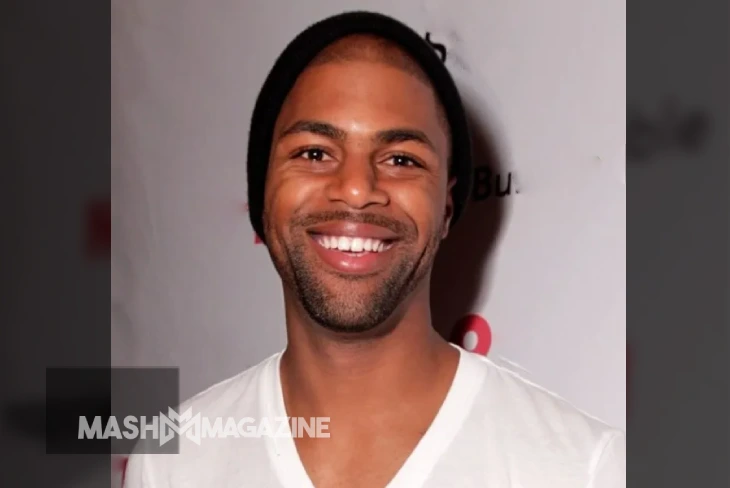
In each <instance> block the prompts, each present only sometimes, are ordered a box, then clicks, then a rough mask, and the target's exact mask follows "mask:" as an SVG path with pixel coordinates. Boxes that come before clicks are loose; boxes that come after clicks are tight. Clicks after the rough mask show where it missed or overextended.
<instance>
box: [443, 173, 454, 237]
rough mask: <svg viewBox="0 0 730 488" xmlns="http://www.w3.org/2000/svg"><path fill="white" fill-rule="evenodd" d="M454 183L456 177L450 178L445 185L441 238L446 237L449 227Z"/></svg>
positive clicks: (452, 213)
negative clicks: (444, 206)
mask: <svg viewBox="0 0 730 488" xmlns="http://www.w3.org/2000/svg"><path fill="white" fill-rule="evenodd" d="M455 184H456V178H451V179H450V180H449V184H448V185H447V187H446V208H445V211H444V229H443V232H442V235H441V239H446V236H448V235H449V227H450V226H451V219H452V218H453V216H454V196H453V193H452V190H453V189H454V185H455Z"/></svg>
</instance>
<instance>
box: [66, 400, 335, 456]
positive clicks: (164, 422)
mask: <svg viewBox="0 0 730 488" xmlns="http://www.w3.org/2000/svg"><path fill="white" fill-rule="evenodd" d="M329 421H330V419H329V417H311V418H309V419H307V418H300V417H276V418H273V419H270V418H267V417H263V418H261V419H254V418H253V417H244V418H240V419H239V418H234V417H227V418H224V417H215V418H210V417H203V416H201V415H200V412H198V413H197V414H195V415H193V412H192V408H188V409H187V410H185V411H184V412H183V413H181V414H178V413H177V412H176V411H175V410H174V409H172V408H170V409H168V413H167V415H163V414H160V415H156V416H152V417H144V416H141V417H136V416H133V415H128V416H126V417H124V418H123V419H122V422H121V424H120V422H119V421H118V420H117V418H116V417H114V416H111V417H109V420H108V421H107V422H106V425H104V423H103V421H102V417H100V416H96V417H94V418H93V420H92V421H91V422H89V420H88V419H87V417H85V416H80V417H79V429H78V438H79V439H120V440H121V439H128V440H129V439H143V440H144V439H148V438H149V439H155V440H157V441H158V442H159V445H160V447H162V446H164V445H165V444H167V443H168V442H170V441H171V440H172V439H173V438H175V436H183V435H184V436H185V437H186V438H187V439H188V440H190V441H192V442H194V443H195V444H197V445H200V443H201V440H202V439H206V438H208V439H223V438H228V437H234V438H241V437H254V438H260V437H274V438H281V437H285V438H292V437H305V436H306V437H315V438H321V437H325V438H327V437H329V436H330V434H329V432H327V430H328V429H329Z"/></svg>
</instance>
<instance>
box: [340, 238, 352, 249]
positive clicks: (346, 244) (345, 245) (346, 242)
mask: <svg viewBox="0 0 730 488" xmlns="http://www.w3.org/2000/svg"><path fill="white" fill-rule="evenodd" d="M351 242H352V241H351V239H350V238H349V237H340V238H339V240H338V241H337V249H339V250H340V251H349V250H350V243H351Z"/></svg>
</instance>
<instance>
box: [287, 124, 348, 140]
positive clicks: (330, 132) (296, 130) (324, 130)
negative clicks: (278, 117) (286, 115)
mask: <svg viewBox="0 0 730 488" xmlns="http://www.w3.org/2000/svg"><path fill="white" fill-rule="evenodd" d="M302 132H309V133H311V134H316V135H318V136H323V137H327V138H329V139H335V140H338V141H344V140H345V138H346V137H347V133H346V132H345V131H344V130H342V129H340V128H338V127H335V126H334V125H332V124H328V123H327V122H318V121H316V120H299V121H297V122H294V123H293V124H292V125H290V126H289V127H288V128H287V129H286V130H284V131H283V132H282V133H281V135H280V136H279V139H282V138H284V137H286V136H290V135H292V134H300V133H302Z"/></svg>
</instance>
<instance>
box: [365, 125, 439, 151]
mask: <svg viewBox="0 0 730 488" xmlns="http://www.w3.org/2000/svg"><path fill="white" fill-rule="evenodd" d="M375 140H376V141H378V142H379V143H381V144H394V143H396V142H408V141H415V142H418V143H421V144H424V145H426V146H428V147H429V148H430V149H431V150H432V151H436V145H435V144H434V143H433V141H431V139H429V138H428V136H427V135H426V133H425V132H423V131H420V130H417V129H407V128H401V129H388V130H383V131H380V132H378V133H377V134H375Z"/></svg>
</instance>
